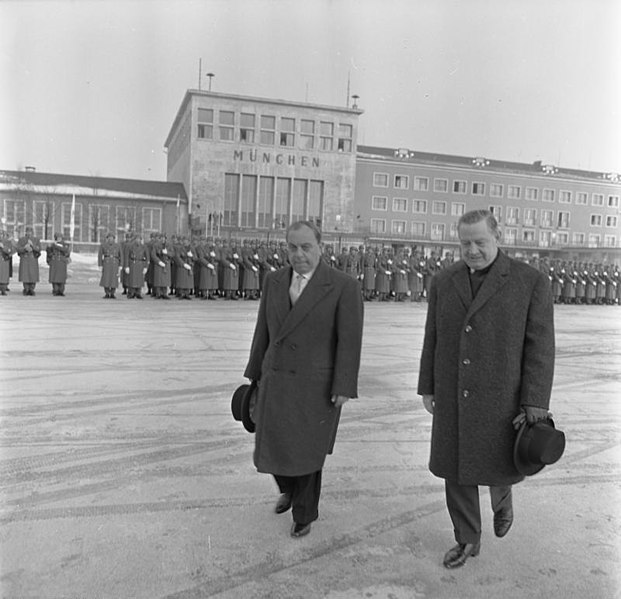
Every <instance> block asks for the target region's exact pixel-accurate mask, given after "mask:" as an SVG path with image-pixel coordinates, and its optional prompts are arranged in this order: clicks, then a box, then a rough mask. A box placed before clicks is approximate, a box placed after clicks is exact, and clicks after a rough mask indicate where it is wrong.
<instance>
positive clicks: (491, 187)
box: [489, 183, 505, 198]
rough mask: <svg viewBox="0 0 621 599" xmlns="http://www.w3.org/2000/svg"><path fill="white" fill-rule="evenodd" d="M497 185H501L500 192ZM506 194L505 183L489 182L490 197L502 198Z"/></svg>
mask: <svg viewBox="0 0 621 599" xmlns="http://www.w3.org/2000/svg"><path fill="white" fill-rule="evenodd" d="M495 187H499V188H500V190H499V193H496V190H495V189H494V188H495ZM504 195H505V186H504V184H503V183H490V184H489V197H490V198H502V197H503V196H504Z"/></svg>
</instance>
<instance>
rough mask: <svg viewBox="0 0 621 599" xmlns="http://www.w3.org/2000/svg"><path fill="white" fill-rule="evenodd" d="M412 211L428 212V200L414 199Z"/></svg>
mask: <svg viewBox="0 0 621 599" xmlns="http://www.w3.org/2000/svg"><path fill="white" fill-rule="evenodd" d="M412 212H414V213H416V214H427V200H412Z"/></svg>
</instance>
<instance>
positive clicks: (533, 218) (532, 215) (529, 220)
mask: <svg viewBox="0 0 621 599" xmlns="http://www.w3.org/2000/svg"><path fill="white" fill-rule="evenodd" d="M524 224H525V225H527V226H529V227H534V226H535V225H536V224H537V209H536V208H524Z"/></svg>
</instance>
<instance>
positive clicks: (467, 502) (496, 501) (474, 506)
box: [444, 480, 512, 543]
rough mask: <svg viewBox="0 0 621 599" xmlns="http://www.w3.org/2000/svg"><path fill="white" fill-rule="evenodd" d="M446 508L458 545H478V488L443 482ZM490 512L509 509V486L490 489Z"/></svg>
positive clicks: (448, 481)
mask: <svg viewBox="0 0 621 599" xmlns="http://www.w3.org/2000/svg"><path fill="white" fill-rule="evenodd" d="M444 487H445V491H446V506H447V507H448V511H449V515H450V516H451V520H452V522H453V530H454V532H455V540H456V541H457V542H458V543H478V542H479V541H480V539H481V509H480V505H479V487H477V486H476V485H472V486H465V485H459V484H457V483H456V482H455V481H451V480H445V481H444ZM489 493H490V497H491V500H492V510H493V512H494V513H496V512H497V511H499V510H501V509H503V508H505V507H511V505H512V504H511V486H510V485H509V486H507V487H490V488H489Z"/></svg>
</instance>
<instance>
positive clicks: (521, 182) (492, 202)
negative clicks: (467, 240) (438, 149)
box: [355, 146, 621, 262]
mask: <svg viewBox="0 0 621 599" xmlns="http://www.w3.org/2000/svg"><path fill="white" fill-rule="evenodd" d="M620 196H621V179H620V178H619V176H618V175H617V174H613V173H601V172H590V171H579V170H572V169H564V168H561V167H556V166H551V165H544V164H541V163H540V162H534V163H532V164H526V163H513V162H503V161H499V160H490V159H486V158H479V157H474V158H472V157H470V158H469V157H463V156H450V155H440V154H429V153H424V152H417V151H411V150H408V149H393V148H380V147H371V146H359V147H358V148H357V161H356V202H355V204H356V212H357V214H356V221H357V232H358V233H359V235H360V236H362V237H363V238H364V239H366V240H368V241H369V242H370V243H374V244H375V243H380V244H381V243H389V244H393V245H394V244H403V245H415V246H418V247H420V248H424V249H426V250H427V249H430V250H431V249H432V250H435V251H442V250H443V249H451V248H453V249H454V248H456V247H457V246H458V238H457V228H456V222H457V220H458V219H459V216H460V215H462V214H463V213H464V212H467V211H468V210H473V209H480V208H485V209H489V210H491V211H492V212H493V213H494V215H495V216H496V217H497V218H498V221H499V222H500V225H501V228H502V233H503V239H502V245H503V247H505V248H506V249H507V250H508V251H509V252H510V253H511V254H514V255H532V254H539V255H542V256H545V255H553V256H554V255H556V256H558V257H567V258H571V259H576V260H588V259H593V260H595V261H598V262H600V261H606V260H611V261H614V260H618V259H619V258H620V257H621V222H620V218H621V206H620V199H619V198H620Z"/></svg>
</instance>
